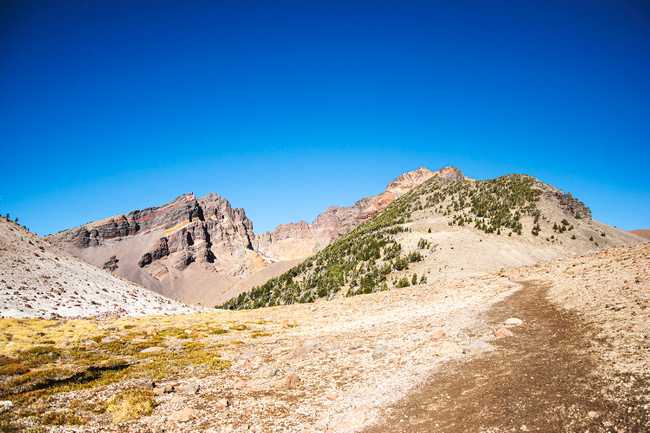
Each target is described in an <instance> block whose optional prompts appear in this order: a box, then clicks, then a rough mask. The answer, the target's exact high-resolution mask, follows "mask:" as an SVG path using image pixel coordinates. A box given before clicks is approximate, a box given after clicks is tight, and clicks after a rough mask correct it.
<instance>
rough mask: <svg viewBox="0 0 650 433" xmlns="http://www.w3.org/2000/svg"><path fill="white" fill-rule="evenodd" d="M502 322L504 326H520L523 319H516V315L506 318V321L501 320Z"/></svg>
mask: <svg viewBox="0 0 650 433" xmlns="http://www.w3.org/2000/svg"><path fill="white" fill-rule="evenodd" d="M503 324H504V325H506V326H521V325H523V324H524V321H523V320H521V319H518V318H517V317H511V318H509V319H506V321H505V322H503Z"/></svg>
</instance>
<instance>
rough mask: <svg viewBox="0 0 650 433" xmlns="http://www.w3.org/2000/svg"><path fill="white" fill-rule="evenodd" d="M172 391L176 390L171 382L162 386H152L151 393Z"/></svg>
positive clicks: (168, 392) (157, 393) (159, 393)
mask: <svg viewBox="0 0 650 433" xmlns="http://www.w3.org/2000/svg"><path fill="white" fill-rule="evenodd" d="M174 391H176V388H175V387H174V385H171V384H167V385H163V386H154V388H153V393H154V394H155V395H163V394H171V393H172V392H174Z"/></svg>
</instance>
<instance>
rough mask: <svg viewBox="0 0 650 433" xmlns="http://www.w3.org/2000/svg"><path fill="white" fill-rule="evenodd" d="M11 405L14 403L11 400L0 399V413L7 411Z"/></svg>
mask: <svg viewBox="0 0 650 433" xmlns="http://www.w3.org/2000/svg"><path fill="white" fill-rule="evenodd" d="M12 407H14V404H13V403H12V402H11V401H9V400H0V413H4V412H7V411H8V410H10V409H11V408H12Z"/></svg>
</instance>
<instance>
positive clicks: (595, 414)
mask: <svg viewBox="0 0 650 433" xmlns="http://www.w3.org/2000/svg"><path fill="white" fill-rule="evenodd" d="M587 416H588V417H589V418H591V419H596V418H598V417H600V414H599V413H598V412H596V411H595V410H590V411H589V412H587Z"/></svg>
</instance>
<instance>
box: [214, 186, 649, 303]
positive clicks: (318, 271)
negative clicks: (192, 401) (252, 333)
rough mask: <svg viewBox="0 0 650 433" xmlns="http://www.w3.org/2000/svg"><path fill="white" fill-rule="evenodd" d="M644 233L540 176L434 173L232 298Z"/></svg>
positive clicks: (355, 287)
mask: <svg viewBox="0 0 650 433" xmlns="http://www.w3.org/2000/svg"><path fill="white" fill-rule="evenodd" d="M641 241H642V240H641V238H639V237H637V236H635V235H632V234H629V233H626V232H623V231H621V230H617V229H615V228H612V227H609V226H607V225H605V224H602V223H599V222H597V221H594V220H593V219H592V218H591V212H590V210H589V208H588V207H587V206H586V205H584V204H583V203H582V202H580V201H579V200H577V199H575V198H574V197H573V196H572V195H571V194H565V193H563V192H561V191H559V190H557V189H556V188H554V187H552V186H550V185H547V184H544V183H542V182H540V181H538V180H536V179H534V178H532V177H530V176H525V175H510V176H503V177H500V178H497V179H493V180H486V181H476V180H472V179H468V178H464V177H462V178H458V177H451V178H449V177H432V178H430V179H429V180H427V181H426V182H425V183H423V184H422V185H421V186H419V187H417V188H415V189H413V190H411V191H410V192H408V193H406V194H404V195H403V196H401V197H400V198H398V199H396V200H395V201H394V202H393V203H392V204H391V205H390V206H388V208H387V209H386V210H385V211H383V212H382V213H379V214H378V215H377V216H376V217H375V218H373V219H371V220H370V221H368V222H366V223H364V224H362V225H360V226H359V227H357V228H356V229H355V230H353V231H352V232H351V233H350V234H348V235H346V236H344V237H342V238H341V239H339V240H337V241H336V242H334V243H332V244H330V245H329V246H328V247H326V248H325V249H324V250H323V251H321V252H319V253H318V254H316V255H314V256H313V257H311V258H309V259H307V260H305V261H304V262H303V263H301V264H300V265H298V266H296V267H294V268H292V269H290V270H289V271H288V272H286V273H284V274H282V275H281V276H279V277H277V278H273V279H271V280H269V281H268V282H267V283H265V284H263V285H260V286H258V287H255V288H254V289H253V290H251V291H249V292H246V293H242V294H241V295H239V296H238V297H237V298H235V299H232V300H231V301H229V302H227V303H226V304H224V307H226V308H234V309H238V308H257V307H262V306H271V305H282V304H291V303H296V302H313V301H314V300H316V299H318V298H329V299H331V298H333V297H335V296H338V295H341V294H342V295H345V296H351V295H358V294H362V293H371V292H376V291H382V290H388V289H391V288H395V287H406V286H410V285H418V284H423V283H425V282H427V281H429V282H431V281H435V280H440V279H449V278H453V277H459V276H468V275H475V274H478V273H480V272H486V271H495V270H499V269H501V268H503V267H512V266H521V265H528V264H533V263H536V262H538V261H541V260H549V259H552V258H556V257H563V256H567V255H574V254H580V253H585V252H589V251H592V250H597V249H600V248H605V247H611V246H619V245H633V244H636V243H639V242H641Z"/></svg>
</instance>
